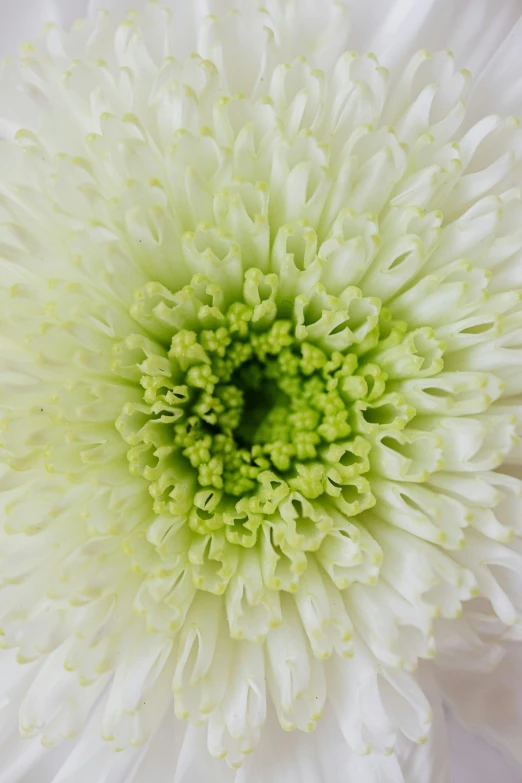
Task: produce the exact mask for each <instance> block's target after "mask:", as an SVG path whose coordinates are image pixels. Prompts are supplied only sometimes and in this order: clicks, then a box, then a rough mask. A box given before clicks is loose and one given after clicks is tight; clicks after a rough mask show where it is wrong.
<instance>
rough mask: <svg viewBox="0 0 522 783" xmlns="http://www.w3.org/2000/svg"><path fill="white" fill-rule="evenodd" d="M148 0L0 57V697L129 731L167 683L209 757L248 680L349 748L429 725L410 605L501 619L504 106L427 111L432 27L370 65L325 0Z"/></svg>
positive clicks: (418, 617)
mask: <svg viewBox="0 0 522 783" xmlns="http://www.w3.org/2000/svg"><path fill="white" fill-rule="evenodd" d="M317 7H318V6H315V5H314V4H313V3H311V4H310V9H309V10H312V9H314V8H317ZM179 13H181V10H180V9H175V11H174V13H171V12H170V11H169V10H168V9H167V8H165V7H163V6H162V5H161V4H159V3H156V2H151V3H148V4H147V5H146V6H145V5H144V6H143V8H141V10H139V11H135V12H130V13H129V14H128V15H127V17H126V18H125V19H123V20H121V19H118V18H113V17H112V16H111V15H109V14H107V13H104V12H100V13H99V14H98V15H97V16H96V17H92V18H90V19H88V20H86V21H85V22H84V23H82V24H78V25H77V26H75V27H74V28H73V30H72V31H71V33H69V34H65V33H63V32H61V31H59V30H57V29H55V28H54V27H49V28H48V29H47V31H46V34H45V36H44V37H43V38H42V39H41V40H40V41H39V42H38V43H37V44H35V45H34V46H31V47H27V48H26V50H25V52H24V56H23V57H22V59H21V60H20V61H19V62H18V61H14V62H13V63H8V64H7V65H6V66H5V68H4V73H3V79H4V84H3V86H2V89H3V91H4V94H5V95H6V96H7V97H8V98H9V100H10V101H11V102H12V105H13V107H14V111H15V112H16V120H15V122H18V118H19V117H23V121H24V127H22V128H21V129H19V130H18V131H17V133H16V136H15V139H14V141H7V142H3V144H2V146H1V147H0V155H1V159H2V172H3V173H2V178H1V182H0V190H1V199H0V208H1V210H2V225H1V229H0V231H1V238H0V242H1V257H0V266H1V269H2V283H3V287H2V290H1V303H2V317H1V321H0V338H1V343H0V351H1V356H2V364H3V367H4V383H3V388H2V392H1V397H0V402H1V405H2V412H3V414H2V436H1V449H2V455H3V462H4V469H3V472H2V474H1V478H0V481H1V487H2V502H3V507H4V519H3V526H2V529H1V531H0V538H1V548H0V551H1V566H0V576H1V579H2V593H1V595H2V601H1V608H0V628H1V634H2V645H3V646H4V647H5V648H15V649H16V650H17V651H18V653H17V656H18V661H19V663H20V664H21V663H29V662H36V663H34V664H33V667H32V668H31V667H28V668H29V670H30V671H32V672H33V674H32V675H31V677H32V681H31V684H30V686H29V689H28V691H27V694H26V696H25V697H24V698H23V700H21V704H20V728H21V732H22V734H23V735H25V736H28V737H31V736H41V737H42V742H43V743H44V744H45V745H54V744H56V743H58V742H59V741H60V740H62V739H64V738H68V737H71V736H74V735H75V734H77V733H78V732H79V731H80V730H81V729H82V726H83V723H84V721H85V719H86V716H87V715H88V713H89V711H90V710H91V708H92V707H93V705H95V704H96V703H99V704H100V705H101V707H100V708H99V709H100V710H101V717H97V718H96V721H97V726H98V728H99V729H100V730H101V734H102V736H103V738H104V740H106V741H107V743H109V744H110V745H111V746H112V747H113V748H114V749H117V750H120V749H124V748H127V747H128V746H135V745H142V744H144V743H146V742H147V741H148V739H149V737H150V736H151V735H152V734H153V733H154V732H155V731H156V729H157V726H158V724H159V722H160V720H161V719H162V717H163V715H164V713H165V711H166V710H167V709H168V707H169V703H170V699H171V698H172V697H171V693H172V691H171V686H172V687H173V691H174V705H175V712H176V715H177V717H178V718H179V719H181V720H186V721H188V722H190V723H191V724H193V725H195V726H205V731H206V736H207V744H208V748H209V750H210V753H211V754H212V755H214V756H216V757H218V758H225V757H226V759H227V761H228V762H229V765H230V766H232V767H233V768H238V767H240V766H241V765H242V764H243V763H244V762H245V759H246V758H247V757H248V754H250V753H251V752H252V751H253V750H254V749H255V747H256V745H257V744H258V742H259V740H260V737H261V733H262V730H263V727H264V725H265V723H266V720H267V709H270V705H271V704H273V705H274V706H275V710H276V712H277V716H278V719H279V722H280V724H281V726H282V727H283V728H284V729H287V730H292V729H296V728H297V729H300V730H303V731H306V732H309V731H312V730H313V729H314V728H315V725H316V723H317V721H318V720H319V718H320V716H321V713H322V711H323V708H324V707H325V704H328V705H329V709H330V708H332V709H333V713H334V714H335V716H336V722H337V724H338V725H339V726H340V729H341V731H342V734H343V735H344V740H345V741H346V743H347V745H348V746H349V748H350V749H351V750H352V751H353V752H354V753H355V754H366V753H369V752H370V751H375V753H376V754H377V755H378V757H379V758H381V756H380V755H379V754H384V755H383V758H384V756H385V755H386V754H391V753H393V752H394V750H395V748H396V745H397V742H399V743H401V742H402V741H403V740H402V739H400V737H401V736H404V737H406V738H407V740H409V741H413V742H425V741H426V739H427V737H428V735H429V727H430V721H431V710H430V706H429V703H428V700H427V698H426V695H425V693H424V692H423V690H422V688H421V678H420V677H418V676H417V675H416V673H415V672H416V669H417V666H418V664H419V661H420V660H421V659H431V658H433V657H434V656H435V654H436V649H437V633H436V625H435V619H436V618H443V621H444V622H442V623H441V625H440V628H441V629H443V628H445V627H446V625H445V624H444V623H445V622H446V623H447V621H449V620H454V618H457V617H458V616H459V615H460V614H461V612H462V608H463V602H466V601H468V600H470V599H472V598H474V597H477V596H482V597H483V598H485V599H488V600H489V601H490V602H491V604H492V605H493V608H494V610H495V612H496V613H497V615H498V617H499V618H500V620H501V621H502V623H504V624H505V625H513V624H515V623H518V622H520V612H521V610H522V600H521V598H522V584H521V576H520V574H521V573H522V548H521V547H520V545H519V544H518V543H516V542H514V541H513V538H514V535H515V534H519V533H520V532H521V530H522V526H521V524H520V520H519V516H518V513H517V512H518V509H519V508H520V496H521V493H522V484H521V483H520V481H519V480H518V479H516V478H514V477H513V476H511V475H509V471H508V470H506V469H505V468H503V467H502V466H503V465H504V463H506V461H509V460H510V459H513V458H512V457H510V456H509V455H510V454H512V452H513V449H514V448H516V447H517V443H518V435H517V423H518V422H519V420H520V417H521V413H520V410H521V409H520V402H519V394H520V388H521V383H522V376H521V373H520V366H521V364H520V332H521V328H522V305H521V295H520V291H519V286H520V265H519V264H518V257H519V256H518V254H519V252H520V249H521V248H522V239H521V237H520V232H519V228H518V227H519V223H520V218H521V214H522V205H521V192H520V190H519V189H516V188H515V187H514V186H513V185H514V183H515V181H516V172H517V166H518V164H519V161H520V158H521V153H522V147H521V143H520V142H521V136H520V131H519V128H518V122H516V121H515V120H514V119H512V118H507V119H504V118H501V117H498V116H494V117H487V118H485V119H483V120H481V121H479V122H478V123H477V124H475V125H473V126H471V127H470V128H469V129H468V130H466V131H465V132H464V131H462V130H461V126H462V123H463V122H464V116H465V108H464V94H465V92H466V90H467V87H468V83H469V74H468V73H467V72H466V71H458V70H457V69H456V67H455V65H454V62H453V58H452V55H451V54H449V53H448V52H442V53H438V54H435V55H433V56H430V55H429V54H428V53H427V52H420V53H419V54H417V55H416V56H414V57H413V59H412V60H411V61H410V62H409V63H408V64H407V65H406V66H405V68H404V70H403V71H402V72H396V73H393V74H392V75H391V77H390V75H389V73H388V72H387V71H386V70H385V69H384V68H383V67H381V66H380V65H379V63H378V60H377V58H376V57H375V56H374V55H372V54H363V55H360V56H358V55H356V54H354V53H353V52H347V53H346V52H344V50H343V47H342V46H341V45H340V38H342V33H343V29H344V24H345V23H344V21H343V17H342V15H343V14H344V8H343V7H341V6H335V8H334V7H333V5H332V7H330V6H328V9H327V12H324V13H323V11H321V15H320V16H321V20H322V21H324V25H323V28H321V25H319V27H318V30H317V33H316V35H315V36H314V37H313V39H311V40H309V39H308V38H304V37H301V36H300V35H299V34H298V31H297V29H296V25H297V24H298V22H299V14H298V12H297V10H296V7H295V6H294V5H293V4H291V3H284V2H282V1H281V2H276V1H275V0H274V2H273V3H269V6H268V8H267V9H259V10H257V9H256V8H255V7H254V6H253V4H251V3H245V4H244V6H241V12H240V11H237V10H232V11H230V12H229V13H222V14H219V15H217V16H207V17H206V18H205V19H204V21H203V22H202V25H201V29H200V30H199V33H198V36H199V37H198V40H197V43H195V42H194V44H190V46H192V45H193V46H194V49H195V52H196V53H192V52H191V50H190V48H187V44H186V41H185V40H184V36H183V35H181V33H182V29H181V27H182V26H180V22H179V19H178V16H177V14H179ZM336 14H340V15H341V20H339V19H338V18H337V17H336ZM434 80H436V81H437V82H438V84H435V83H434ZM20 87H22V88H23V89H22V90H20ZM454 622H455V627H459V626H458V625H457V622H456V620H454ZM440 633H441V636H440V638H441V639H443V631H441V632H440ZM442 646H444V645H442ZM17 683H18V681H16V683H15V685H14V686H13V694H12V695H11V697H10V698H12V700H13V702H16V700H17V699H18V700H19V701H20V699H19V696H18V695H17V693H18V691H17V690H16V689H17V688H18V684H17ZM15 691H16V693H15ZM100 699H101V701H99V700H100ZM354 763H355V762H354ZM357 763H358V762H357ZM376 763H381V762H376ZM382 763H384V762H382ZM176 780H177V778H176ZM256 783H257V781H256Z"/></svg>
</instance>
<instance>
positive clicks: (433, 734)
mask: <svg viewBox="0 0 522 783" xmlns="http://www.w3.org/2000/svg"><path fill="white" fill-rule="evenodd" d="M419 678H420V680H421V682H422V686H423V690H424V692H425V693H426V695H428V697H429V699H430V704H431V707H432V710H433V722H432V725H431V731H430V734H429V737H428V740H427V742H426V743H424V744H423V745H414V744H413V743H404V742H402V743H401V744H400V745H399V748H398V755H399V758H400V762H401V768H402V772H403V775H404V780H405V783H451V771H450V759H449V752H448V738H447V735H446V716H445V714H444V710H443V707H442V701H441V697H440V690H439V688H438V685H437V683H436V682H435V680H434V678H433V675H432V673H431V671H430V670H429V669H428V667H426V666H423V667H421V669H420V670H419Z"/></svg>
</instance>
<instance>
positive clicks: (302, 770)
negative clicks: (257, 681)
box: [235, 709, 406, 783]
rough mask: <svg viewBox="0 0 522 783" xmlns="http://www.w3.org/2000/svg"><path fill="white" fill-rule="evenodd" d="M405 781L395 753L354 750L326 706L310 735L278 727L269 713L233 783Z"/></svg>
mask: <svg viewBox="0 0 522 783" xmlns="http://www.w3.org/2000/svg"><path fill="white" fill-rule="evenodd" d="M352 780H353V781H361V783H362V782H363V781H364V783H406V781H405V778H404V777H403V775H402V772H401V769H400V766H399V762H398V760H397V758H396V757H395V756H383V755H380V754H378V753H373V754H371V755H369V756H361V755H357V754H355V753H353V752H352V751H351V750H350V749H349V748H348V746H347V745H346V742H345V740H344V738H343V736H342V734H341V731H340V729H339V725H338V723H337V721H336V720H335V718H334V716H333V713H332V710H331V709H327V710H326V711H325V713H324V715H323V716H322V718H321V720H320V721H319V723H318V725H317V729H316V730H315V731H314V732H313V733H312V734H305V733H303V732H300V731H296V732H292V733H286V732H282V731H281V730H280V727H279V725H278V723H277V720H276V718H275V716H273V715H272V716H271V718H269V720H268V721H267V725H266V727H265V729H264V732H263V739H262V740H261V745H260V746H259V748H258V750H257V751H256V753H255V754H253V756H251V757H250V759H249V760H248V762H247V763H246V764H245V765H244V767H242V769H241V770H240V771H239V772H238V775H237V778H236V780H235V783H254V781H255V783H272V782H273V781H277V783H325V781H328V783H346V781H352Z"/></svg>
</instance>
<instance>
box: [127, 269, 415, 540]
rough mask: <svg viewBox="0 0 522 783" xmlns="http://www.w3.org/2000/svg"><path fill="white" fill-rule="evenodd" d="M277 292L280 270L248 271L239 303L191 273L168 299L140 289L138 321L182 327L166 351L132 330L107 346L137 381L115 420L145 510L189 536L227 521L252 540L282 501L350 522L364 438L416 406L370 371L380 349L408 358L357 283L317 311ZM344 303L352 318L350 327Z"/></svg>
mask: <svg viewBox="0 0 522 783" xmlns="http://www.w3.org/2000/svg"><path fill="white" fill-rule="evenodd" d="M267 281H269V283H270V285H268V283H267ZM277 286H278V279H277V276H276V275H269V276H266V277H264V276H263V275H262V274H261V273H260V272H259V270H248V271H247V272H246V274H245V278H244V286H243V299H242V300H240V301H234V302H230V303H229V304H227V305H226V306H225V304H224V301H223V300H224V295H223V292H221V291H220V290H219V289H218V287H217V286H215V285H212V284H210V283H208V281H205V279H204V278H201V277H197V278H195V279H194V280H193V282H192V284H191V286H187V287H186V288H185V289H182V290H181V291H179V292H178V293H177V294H172V293H170V292H169V291H167V290H166V289H163V288H162V287H161V286H159V285H157V284H154V285H153V286H149V288H148V290H147V291H145V292H139V293H138V304H137V306H136V308H135V311H134V315H135V317H136V318H141V319H142V320H145V319H147V318H155V319H160V320H162V321H163V322H166V323H169V324H172V323H176V324H177V326H178V328H175V329H173V330H172V331H174V334H173V336H172V337H171V339H170V342H168V341H166V343H165V345H159V344H153V343H152V342H147V341H146V340H145V341H144V340H143V339H141V340H140V341H136V339H133V337H132V336H131V337H130V338H128V340H127V341H126V343H125V344H124V345H120V346H119V347H118V351H117V352H118V359H117V361H118V366H119V367H121V364H122V362H123V363H125V362H128V363H129V364H130V363H132V362H133V363H134V367H135V368H136V371H137V372H138V373H139V382H140V383H141V386H142V387H143V388H144V395H143V404H141V403H128V404H127V405H126V406H125V408H124V410H123V412H122V415H121V416H120V418H119V419H118V422H117V426H118V429H119V430H120V432H121V433H122V435H123V437H124V438H125V439H126V440H127V442H128V443H129V444H130V445H131V446H132V448H131V449H130V451H129V453H128V457H129V462H130V467H131V471H132V472H133V473H138V474H141V475H142V476H143V477H144V478H146V479H147V480H148V481H149V482H150V487H149V488H150V493H151V495H152V497H153V498H154V510H155V512H156V513H157V514H165V513H167V514H171V515H173V516H176V517H179V516H183V515H187V519H188V520H189V524H190V527H191V528H192V529H193V530H194V531H196V532H199V533H207V532H210V531H215V530H216V529H219V528H221V527H225V528H226V531H227V537H228V539H229V541H231V542H238V541H240V542H241V543H244V538H243V534H244V531H245V529H247V530H249V531H250V532H251V533H252V535H251V536H249V538H248V541H249V544H248V545H252V543H253V542H254V541H255V531H256V530H257V528H258V527H259V526H260V525H261V524H262V522H263V520H264V519H267V518H270V517H271V516H272V515H273V514H275V513H276V512H277V509H278V507H279V505H280V504H281V503H282V502H283V501H284V500H285V498H288V497H289V496H292V497H293V496H295V497H297V496H299V497H302V498H304V499H307V500H312V501H313V500H316V499H318V498H321V497H322V496H325V497H329V498H330V502H333V503H334V504H337V505H338V506H339V507H340V508H341V509H342V511H343V513H344V514H345V515H349V516H351V515H354V514H357V513H359V512H360V511H362V510H364V509H365V508H368V507H370V506H371V505H373V503H374V502H375V501H374V498H373V495H372V492H371V487H370V484H369V482H368V481H367V479H366V478H364V474H365V473H367V472H368V471H369V469H370V460H369V455H370V451H371V448H372V441H373V438H374V437H375V435H376V434H378V433H379V432H381V431H382V430H391V429H392V430H400V429H403V428H404V427H405V426H406V424H407V423H408V421H410V419H411V418H412V417H413V415H414V413H415V411H414V410H413V409H412V408H411V406H409V405H407V404H406V402H405V401H404V399H403V397H402V396H401V395H400V394H398V393H396V392H393V390H392V391H390V390H389V389H386V382H387V377H388V376H387V373H386V372H384V371H383V370H382V369H381V368H380V366H379V357H380V356H381V357H383V359H384V360H385V359H386V356H387V354H388V353H389V352H390V351H396V350H397V349H398V350H399V351H400V352H402V353H404V354H405V355H409V354H411V351H412V348H411V346H410V345H409V343H408V341H407V340H406V339H405V334H406V329H405V325H404V324H403V323H402V322H396V323H390V321H389V317H388V315H387V313H381V312H380V303H379V302H378V300H375V299H372V300H364V299H361V294H360V292H359V291H358V290H357V289H347V291H346V292H345V294H344V295H343V296H344V300H343V299H339V300H335V299H334V298H333V297H330V298H329V299H328V301H327V305H328V308H324V309H323V312H322V313H321V317H320V318H319V319H318V318H317V315H316V314H314V310H313V307H312V306H310V305H311V304H312V305H313V302H312V300H305V299H304V298H303V297H300V296H297V297H296V298H295V304H294V306H293V308H290V307H289V303H288V301H287V300H284V301H282V302H281V303H279V302H278V301H277ZM266 291H268V292H269V293H268V296H267V295H266ZM262 293H265V296H264V297H263V296H262ZM316 293H318V294H319V295H321V293H322V292H321V290H320V289H318V291H317V292H315V291H314V292H313V294H314V296H315V295H316ZM198 296H199V298H198ZM189 300H190V302H191V305H192V308H193V309H192V310H191V311H190V312H188V311H187V308H186V303H187V301H189ZM353 301H356V302H357V303H358V311H359V312H364V313H365V319H364V318H363V320H362V321H361V318H360V317H359V319H358V321H355V318H353V317H352V322H350V308H351V307H352V308H353ZM217 302H219V307H218V306H216V303H217ZM365 308H366V310H365ZM353 309H354V310H355V309H357V308H353ZM194 310H195V312H196V317H194ZM339 323H340V324H341V327H339ZM350 327H352V328H350ZM410 342H411V341H410ZM136 350H138V351H139V350H141V352H142V353H143V354H144V355H145V359H144V361H139V360H137V359H136V353H135V352H136Z"/></svg>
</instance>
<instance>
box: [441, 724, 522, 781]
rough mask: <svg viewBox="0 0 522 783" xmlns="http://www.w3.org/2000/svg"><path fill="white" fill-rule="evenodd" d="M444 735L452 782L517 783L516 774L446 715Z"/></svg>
mask: <svg viewBox="0 0 522 783" xmlns="http://www.w3.org/2000/svg"><path fill="white" fill-rule="evenodd" d="M448 735H449V740H450V746H451V750H452V760H453V763H452V771H453V776H454V780H456V781H472V782H473V783H491V781H499V783H520V771H517V770H516V769H515V768H514V766H512V765H511V764H510V762H509V761H508V759H506V757H505V756H503V755H502V754H501V753H499V751H498V750H496V749H495V748H492V747H491V746H490V745H488V744H487V743H486V742H484V740H483V739H482V738H481V737H477V736H476V735H473V734H472V733H471V732H468V731H466V730H465V729H464V727H463V726H462V725H461V724H460V723H459V722H458V721H457V720H456V719H455V718H454V717H453V716H451V715H448Z"/></svg>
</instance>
